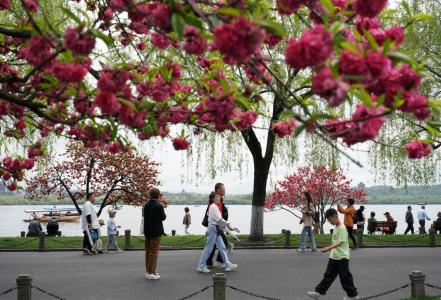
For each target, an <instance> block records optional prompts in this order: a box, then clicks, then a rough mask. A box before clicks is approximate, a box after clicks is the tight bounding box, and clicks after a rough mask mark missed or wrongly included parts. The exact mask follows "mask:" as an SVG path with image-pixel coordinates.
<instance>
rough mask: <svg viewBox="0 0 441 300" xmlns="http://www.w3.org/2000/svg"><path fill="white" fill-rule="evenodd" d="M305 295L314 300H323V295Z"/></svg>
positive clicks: (310, 293) (313, 293)
mask: <svg viewBox="0 0 441 300" xmlns="http://www.w3.org/2000/svg"><path fill="white" fill-rule="evenodd" d="M306 294H307V295H308V296H309V297H311V298H312V299H315V300H322V299H323V295H322V294H320V293H317V292H307V293H306Z"/></svg>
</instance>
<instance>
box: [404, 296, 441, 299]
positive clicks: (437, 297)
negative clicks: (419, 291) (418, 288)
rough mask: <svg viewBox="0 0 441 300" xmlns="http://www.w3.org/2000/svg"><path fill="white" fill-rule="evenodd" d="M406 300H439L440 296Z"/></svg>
mask: <svg viewBox="0 0 441 300" xmlns="http://www.w3.org/2000/svg"><path fill="white" fill-rule="evenodd" d="M408 300H441V296H425V297H418V298H409V299H408Z"/></svg>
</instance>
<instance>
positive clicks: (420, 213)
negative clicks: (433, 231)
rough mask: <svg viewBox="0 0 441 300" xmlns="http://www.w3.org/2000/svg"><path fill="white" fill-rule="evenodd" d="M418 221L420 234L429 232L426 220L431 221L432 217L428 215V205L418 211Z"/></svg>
mask: <svg viewBox="0 0 441 300" xmlns="http://www.w3.org/2000/svg"><path fill="white" fill-rule="evenodd" d="M417 218H418V222H419V223H420V234H427V232H426V220H427V221H430V218H429V217H428V216H427V213H426V207H425V206H424V205H423V206H421V210H420V211H418V213H417Z"/></svg>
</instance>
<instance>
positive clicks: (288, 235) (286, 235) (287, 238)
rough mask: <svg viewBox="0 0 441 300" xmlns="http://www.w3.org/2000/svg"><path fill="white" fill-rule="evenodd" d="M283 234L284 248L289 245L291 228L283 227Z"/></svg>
mask: <svg viewBox="0 0 441 300" xmlns="http://www.w3.org/2000/svg"><path fill="white" fill-rule="evenodd" d="M284 235H285V248H288V247H290V246H291V230H286V229H285V232H284Z"/></svg>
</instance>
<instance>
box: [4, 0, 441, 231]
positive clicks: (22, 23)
mask: <svg viewBox="0 0 441 300" xmlns="http://www.w3.org/2000/svg"><path fill="white" fill-rule="evenodd" d="M50 3H55V4H52V5H53V6H52V7H50V9H48V7H49V6H50V5H51V4H49V3H46V1H40V2H39V1H38V0H14V1H13V0H0V10H1V11H0V17H1V19H2V20H3V21H2V25H0V42H1V45H0V51H1V54H2V58H1V62H0V68H1V75H0V84H1V88H0V99H1V100H0V116H1V117H2V129H3V130H2V133H3V135H5V136H6V137H7V138H11V139H18V140H21V141H23V144H24V146H25V147H26V148H28V149H29V154H28V158H25V157H19V156H17V157H10V156H7V157H4V159H3V163H2V165H1V172H2V178H3V180H4V181H5V182H6V183H7V185H8V188H9V189H11V190H13V189H15V188H16V187H17V184H16V181H20V180H21V179H22V178H23V173H24V170H26V169H32V168H33V165H34V158H35V157H37V156H39V155H43V154H44V147H43V146H42V142H43V141H44V139H46V138H47V137H48V136H50V135H51V133H53V134H55V135H57V136H64V137H66V138H71V139H75V140H79V141H81V142H83V143H84V145H85V146H86V147H89V148H93V147H97V146H106V147H107V148H108V149H109V150H112V151H114V152H116V151H119V150H124V149H126V146H127V144H129V139H128V137H129V136H130V135H131V134H135V135H136V136H137V137H138V138H139V139H140V140H147V139H150V138H154V137H161V138H168V139H171V140H172V142H173V146H174V148H175V149H176V150H185V149H187V148H188V147H189V146H190V145H191V141H192V140H193V139H196V138H197V136H198V135H200V134H205V132H214V133H222V132H225V131H233V132H235V131H237V132H240V134H241V135H242V137H243V140H244V142H245V143H246V145H247V146H248V148H249V150H250V153H251V154H252V157H253V163H254V191H253V218H252V225H251V226H252V234H251V236H252V237H253V236H254V238H255V239H259V238H262V237H263V221H262V220H263V205H264V201H265V195H266V183H267V178H268V173H269V168H270V165H271V162H272V158H273V154H274V145H275V143H276V139H277V138H284V137H288V136H293V135H294V136H297V135H299V134H301V133H302V132H303V131H306V132H307V133H308V134H315V135H317V136H319V137H320V138H322V139H323V140H324V141H326V143H328V144H329V145H330V146H332V147H333V148H334V149H337V150H338V151H340V152H341V153H342V154H343V155H347V154H346V153H345V152H344V150H343V149H342V145H343V146H347V147H350V146H352V145H355V144H358V143H363V142H366V141H369V140H375V138H376V137H377V136H378V134H379V132H380V130H381V128H382V127H383V125H384V124H385V122H387V119H388V118H393V117H396V116H399V115H401V114H403V113H404V114H408V115H409V116H408V117H409V118H411V119H412V120H415V122H418V123H419V124H421V127H422V128H424V129H427V128H430V129H431V130H419V131H417V132H415V134H413V135H412V136H410V137H409V139H408V140H406V141H404V143H405V144H407V145H406V146H405V149H406V151H407V153H408V156H409V158H411V159H415V158H422V157H425V156H428V155H430V153H431V151H432V149H433V148H437V147H438V146H439V145H440V142H439V141H438V140H437V138H439V130H438V129H437V128H433V126H429V125H426V124H429V123H428V122H430V121H431V119H432V118H435V117H436V116H438V111H437V110H436V109H435V107H434V105H431V102H430V101H428V99H427V98H426V97H425V96H424V95H423V94H421V93H420V92H419V90H418V88H419V86H420V83H421V80H422V75H421V71H422V70H423V67H424V65H423V64H420V63H417V62H416V61H414V60H412V59H411V58H410V57H408V56H407V55H405V54H404V53H402V52H400V45H401V44H402V43H403V41H404V40H405V29H404V27H403V26H401V25H400V24H396V25H395V26H392V27H390V28H384V27H383V26H382V23H381V20H380V18H379V15H380V13H381V12H382V11H383V10H384V9H385V7H386V5H387V0H353V1H350V0H320V1H319V0H277V1H276V2H274V3H273V2H272V1H268V0H258V1H246V0H225V1H209V0H198V1H195V0H182V1H174V0H168V1H162V2H160V1H137V0H100V1H98V0H97V1H93V0H76V1H69V2H68V3H65V1H61V2H60V3H58V2H57V1H50ZM54 11H56V12H58V14H54ZM411 22H412V20H411ZM268 111H269V113H268ZM259 117H260V118H262V119H265V120H266V121H267V123H268V124H269V126H268V128H267V130H268V134H267V140H266V149H263V147H262V145H261V143H260V142H259V140H258V139H257V136H256V134H255V122H256V121H257V119H258V118H259ZM172 126H178V127H180V128H181V129H182V130H181V134H180V135H177V134H175V133H173V132H176V131H175V130H173V131H170V128H171V127H172ZM27 137H32V138H27ZM349 159H352V158H351V157H349ZM352 160H353V159H352ZM353 161H355V160H353ZM253 228H254V229H253Z"/></svg>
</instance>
